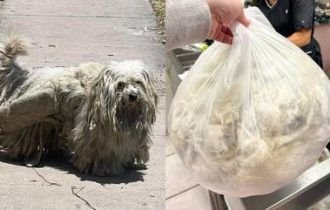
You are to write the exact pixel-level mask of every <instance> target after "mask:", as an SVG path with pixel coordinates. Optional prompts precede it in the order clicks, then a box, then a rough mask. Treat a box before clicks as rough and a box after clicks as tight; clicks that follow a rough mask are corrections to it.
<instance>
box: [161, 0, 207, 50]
mask: <svg viewBox="0 0 330 210" xmlns="http://www.w3.org/2000/svg"><path fill="white" fill-rule="evenodd" d="M210 26H211V14H210V10H209V6H208V4H207V2H206V0H167V1H166V48H167V50H171V49H174V48H177V47H181V46H184V45H187V44H191V43H197V42H201V41H204V40H205V39H206V38H207V35H208V33H209V31H210V28H211V27H210Z"/></svg>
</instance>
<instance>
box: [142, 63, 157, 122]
mask: <svg viewBox="0 0 330 210" xmlns="http://www.w3.org/2000/svg"><path fill="white" fill-rule="evenodd" d="M142 75H143V77H144V80H145V81H146V84H148V85H147V87H146V88H147V94H148V96H149V97H150V98H151V99H152V101H153V105H152V112H153V116H152V118H153V119H152V123H154V122H155V121H156V111H157V105H158V95H157V92H156V88H155V78H154V75H153V74H152V73H151V72H150V71H149V70H148V69H147V68H146V67H145V66H144V67H143V72H142Z"/></svg>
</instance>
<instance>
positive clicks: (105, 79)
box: [94, 61, 157, 131]
mask: <svg viewBox="0 0 330 210" xmlns="http://www.w3.org/2000/svg"><path fill="white" fill-rule="evenodd" d="M95 90H96V92H95V93H94V94H99V103H100V109H99V110H100V111H101V112H103V113H104V114H101V115H102V116H105V117H106V118H107V119H108V120H109V121H111V122H112V123H113V125H115V127H116V129H120V130H122V131H130V130H132V128H134V129H144V127H147V126H150V125H151V124H152V123H153V122H154V121H155V117H156V106H157V95H156V92H155V88H154V84H153V79H152V76H151V74H150V72H148V70H147V69H146V68H145V66H144V65H143V63H142V62H140V61H124V62H112V63H111V64H110V65H109V66H107V67H106V68H105V69H104V70H103V71H102V72H101V74H100V75H99V78H98V79H97V80H96V82H95V83H94V91H95ZM95 103H96V104H97V101H95ZM103 121H107V120H106V119H103ZM139 127H141V128H139ZM142 127H143V128H142Z"/></svg>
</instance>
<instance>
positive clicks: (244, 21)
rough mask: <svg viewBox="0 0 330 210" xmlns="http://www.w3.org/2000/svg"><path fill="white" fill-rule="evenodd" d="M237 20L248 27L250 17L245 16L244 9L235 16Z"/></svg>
mask: <svg viewBox="0 0 330 210" xmlns="http://www.w3.org/2000/svg"><path fill="white" fill-rule="evenodd" d="M237 21H238V22H240V23H242V24H243V25H245V26H246V27H248V26H249V25H250V23H251V21H250V19H249V18H247V17H246V15H245V13H244V11H243V12H242V15H241V16H239V17H238V18H237Z"/></svg>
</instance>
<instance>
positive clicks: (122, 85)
mask: <svg viewBox="0 0 330 210" xmlns="http://www.w3.org/2000/svg"><path fill="white" fill-rule="evenodd" d="M124 86H125V83H124V82H118V84H117V88H119V89H123V88H124Z"/></svg>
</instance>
